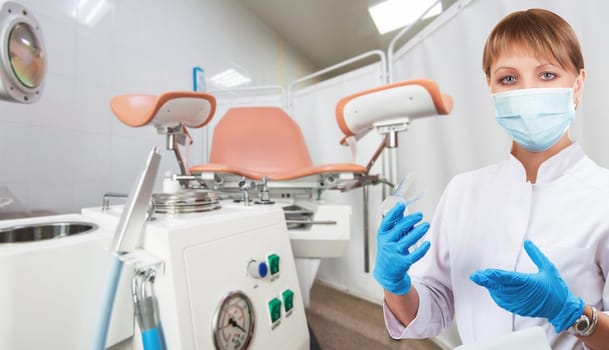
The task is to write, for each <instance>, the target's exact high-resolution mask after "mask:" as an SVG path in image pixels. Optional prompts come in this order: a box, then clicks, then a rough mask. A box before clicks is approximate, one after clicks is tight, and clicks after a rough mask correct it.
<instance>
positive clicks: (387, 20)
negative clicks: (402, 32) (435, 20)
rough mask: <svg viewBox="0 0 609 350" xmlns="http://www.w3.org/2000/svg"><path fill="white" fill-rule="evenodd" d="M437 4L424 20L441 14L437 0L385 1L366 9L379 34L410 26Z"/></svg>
mask: <svg viewBox="0 0 609 350" xmlns="http://www.w3.org/2000/svg"><path fill="white" fill-rule="evenodd" d="M436 2H437V4H436V5H435V6H434V7H433V8H432V9H431V10H429V11H428V12H427V14H426V15H425V17H424V18H427V17H431V16H434V15H438V14H440V13H441V12H442V3H441V2H440V1H437V0H385V1H383V2H381V3H378V4H376V5H374V6H370V7H369V8H368V12H370V16H372V20H374V24H375V25H376V29H377V30H378V31H379V33H380V34H385V33H388V32H390V31H392V30H396V29H398V28H401V27H404V26H406V25H409V24H412V23H413V22H414V21H416V20H417V19H418V18H419V17H421V15H422V14H423V12H425V10H427V9H428V8H429V7H430V6H431V5H433V4H434V3H436Z"/></svg>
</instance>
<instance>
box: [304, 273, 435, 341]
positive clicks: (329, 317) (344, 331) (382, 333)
mask: <svg viewBox="0 0 609 350" xmlns="http://www.w3.org/2000/svg"><path fill="white" fill-rule="evenodd" d="M306 314H307V320H308V322H309V327H310V332H311V334H312V336H311V350H345V349H350V350H358V349H362V350H364V349H365V350H375V349H379V350H380V349H383V350H385V349H389V350H393V349H395V350H442V348H441V347H439V346H438V345H437V344H435V343H434V342H432V341H431V340H427V339H403V340H393V339H391V338H390V337H389V335H388V334H387V331H386V330H385V323H384V321H383V311H382V307H381V306H380V305H378V304H374V303H371V302H369V301H366V300H363V299H360V298H357V297H354V296H352V295H350V294H347V293H344V292H342V291H339V290H336V289H334V288H332V287H329V286H327V285H324V284H322V283H320V282H315V284H314V285H313V288H312V289H311V301H310V305H309V307H308V308H307V309H306Z"/></svg>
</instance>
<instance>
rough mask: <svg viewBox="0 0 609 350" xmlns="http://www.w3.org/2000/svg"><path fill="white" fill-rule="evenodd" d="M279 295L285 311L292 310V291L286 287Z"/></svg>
mask: <svg viewBox="0 0 609 350" xmlns="http://www.w3.org/2000/svg"><path fill="white" fill-rule="evenodd" d="M281 297H282V298H283V307H284V308H285V312H288V311H290V310H292V308H293V307H294V292H292V291H291V290H290V289H286V290H284V291H283V293H281Z"/></svg>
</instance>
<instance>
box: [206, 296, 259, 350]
mask: <svg viewBox="0 0 609 350" xmlns="http://www.w3.org/2000/svg"><path fill="white" fill-rule="evenodd" d="M213 323H214V324H213V335H214V343H215V345H216V349H217V350H245V349H247V348H248V346H249V343H250V341H251V340H252V336H253V335H254V309H253V308H252V303H251V301H250V299H249V298H248V297H247V295H245V294H244V293H243V292H240V291H233V292H230V293H229V294H228V295H227V296H225V297H224V298H223V299H222V300H221V301H220V304H219V305H218V309H217V310H216V315H215V317H214V321H213Z"/></svg>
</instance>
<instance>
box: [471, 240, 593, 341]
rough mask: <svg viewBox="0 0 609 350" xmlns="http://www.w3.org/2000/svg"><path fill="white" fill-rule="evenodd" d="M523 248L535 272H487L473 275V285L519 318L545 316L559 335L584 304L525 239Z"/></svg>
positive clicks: (553, 267) (550, 264)
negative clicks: (535, 267)
mask: <svg viewBox="0 0 609 350" xmlns="http://www.w3.org/2000/svg"><path fill="white" fill-rule="evenodd" d="M524 249H525V250H526V252H527V254H528V255H529V257H530V258H531V260H532V261H533V262H534V263H535V265H537V267H538V268H539V272H537V273H531V274H529V273H520V272H511V271H503V270H497V269H486V270H483V271H477V272H475V273H473V274H472V275H471V276H470V278H471V280H472V281H474V283H476V284H478V285H480V286H483V287H486V288H487V289H488V291H489V293H490V294H491V297H492V298H493V300H494V301H495V302H496V303H497V305H499V306H501V307H502V308H504V309H505V310H507V311H509V312H512V313H515V314H517V315H520V316H528V317H544V318H547V319H548V320H549V321H550V323H551V324H552V325H553V326H554V329H555V330H556V332H557V333H558V332H562V331H564V330H565V329H567V328H568V327H569V326H571V325H572V324H573V323H575V321H576V320H577V318H578V317H579V316H580V315H581V314H582V313H583V311H584V301H583V300H582V299H581V298H578V297H576V296H574V295H573V294H572V293H571V291H569V288H568V287H567V285H566V284H565V282H564V281H563V279H562V278H561V277H560V274H559V272H558V270H557V269H556V267H555V266H554V264H552V262H550V260H548V258H547V257H546V256H545V255H544V254H543V253H542V252H541V251H540V250H539V248H537V246H535V244H533V242H531V241H529V240H527V241H525V242H524Z"/></svg>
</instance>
